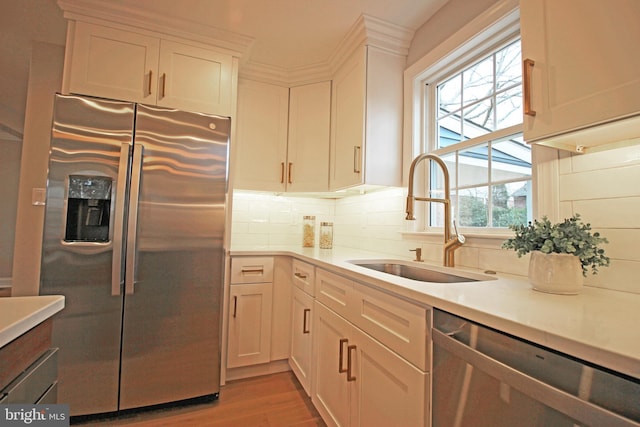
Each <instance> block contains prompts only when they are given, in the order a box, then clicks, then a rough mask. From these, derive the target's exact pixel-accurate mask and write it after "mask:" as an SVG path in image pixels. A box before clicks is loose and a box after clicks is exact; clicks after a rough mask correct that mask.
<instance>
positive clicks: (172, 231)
mask: <svg viewBox="0 0 640 427" xmlns="http://www.w3.org/2000/svg"><path fill="white" fill-rule="evenodd" d="M137 108H138V109H137V118H136V126H135V143H134V156H133V159H134V160H133V164H132V178H131V182H132V185H131V190H130V192H131V201H130V205H131V207H130V215H129V228H128V237H127V246H128V247H127V251H128V253H127V263H126V267H125V270H126V276H127V277H126V279H125V289H126V295H125V312H124V320H123V322H124V327H123V348H122V374H121V375H122V379H121V389H120V409H127V408H134V407H140V406H146V405H151V404H157V403H161V402H171V401H175V400H181V399H188V398H192V397H197V396H202V395H208V394H213V393H217V392H218V389H219V383H220V378H219V373H220V354H219V351H220V350H219V342H220V337H219V333H220V311H219V307H221V304H220V300H221V297H222V283H223V265H224V253H223V238H224V225H225V200H226V192H227V157H228V139H229V136H228V135H229V130H230V121H229V119H228V118H221V117H213V116H209V115H204V114H195V113H186V112H182V111H177V110H171V109H164V108H156V107H150V106H144V105H138V107H137ZM139 163H140V164H141V169H140V170H137V168H138V164H139ZM138 178H139V179H138ZM136 198H137V212H136V211H135V209H136V208H135V207H134V204H136V200H135V199H136ZM133 249H135V252H134V253H133V257H132V250H133Z"/></svg>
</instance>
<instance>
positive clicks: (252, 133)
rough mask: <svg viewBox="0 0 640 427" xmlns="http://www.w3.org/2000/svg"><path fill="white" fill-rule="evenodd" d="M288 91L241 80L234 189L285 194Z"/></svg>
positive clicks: (239, 84) (239, 85)
mask: <svg viewBox="0 0 640 427" xmlns="http://www.w3.org/2000/svg"><path fill="white" fill-rule="evenodd" d="M288 111H289V90H288V89H287V88H284V87H280V86H275V85H270V84H265V83H260V82H254V81H251V80H240V82H239V83H238V115H237V117H238V125H237V138H236V142H237V145H236V147H237V149H236V155H235V159H234V160H235V162H234V163H233V164H232V165H234V168H235V172H234V173H235V175H234V188H239V189H244V190H262V191H285V189H286V186H285V182H286V172H287V170H286V169H287V167H286V158H287V123H288Z"/></svg>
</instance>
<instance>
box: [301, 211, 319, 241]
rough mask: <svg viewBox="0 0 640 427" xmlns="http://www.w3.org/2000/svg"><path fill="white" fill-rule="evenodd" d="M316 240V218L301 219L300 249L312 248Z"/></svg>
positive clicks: (309, 216) (306, 216)
mask: <svg viewBox="0 0 640 427" xmlns="http://www.w3.org/2000/svg"><path fill="white" fill-rule="evenodd" d="M315 240H316V217H315V216H313V215H305V216H303V217H302V247H303V248H312V247H313V246H314V245H315V243H316V242H315Z"/></svg>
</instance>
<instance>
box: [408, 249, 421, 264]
mask: <svg viewBox="0 0 640 427" xmlns="http://www.w3.org/2000/svg"><path fill="white" fill-rule="evenodd" d="M409 251H410V252H415V253H416V259H414V261H418V262H422V261H424V260H423V259H422V248H415V249H409Z"/></svg>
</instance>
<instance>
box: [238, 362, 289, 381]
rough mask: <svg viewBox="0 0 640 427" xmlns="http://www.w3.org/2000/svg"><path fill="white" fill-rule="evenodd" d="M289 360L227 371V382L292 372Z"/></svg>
mask: <svg viewBox="0 0 640 427" xmlns="http://www.w3.org/2000/svg"><path fill="white" fill-rule="evenodd" d="M290 370H291V367H290V366H289V360H288V359H282V360H274V361H271V362H269V363H262V364H260V365H252V366H242V367H240V368H229V369H227V377H226V380H227V381H233V380H239V379H242V378H250V377H258V376H260V375H268V374H275V373H278V372H285V371H290Z"/></svg>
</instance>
